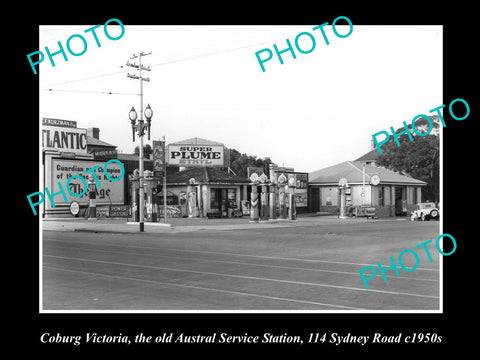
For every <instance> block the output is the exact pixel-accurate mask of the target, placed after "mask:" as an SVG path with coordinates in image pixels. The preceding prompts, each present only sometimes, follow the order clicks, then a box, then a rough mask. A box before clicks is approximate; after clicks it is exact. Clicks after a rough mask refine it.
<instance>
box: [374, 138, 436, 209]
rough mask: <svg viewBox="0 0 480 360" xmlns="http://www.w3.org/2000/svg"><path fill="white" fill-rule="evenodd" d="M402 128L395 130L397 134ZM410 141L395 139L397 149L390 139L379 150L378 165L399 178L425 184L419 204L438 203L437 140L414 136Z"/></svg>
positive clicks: (393, 141)
mask: <svg viewBox="0 0 480 360" xmlns="http://www.w3.org/2000/svg"><path fill="white" fill-rule="evenodd" d="M402 130H403V128H400V129H397V131H396V132H397V133H399V132H400V131H402ZM413 139H414V140H413V141H410V139H409V138H408V135H405V134H403V135H401V136H400V137H399V142H400V146H397V143H396V142H395V140H394V139H392V140H391V141H389V142H388V143H386V144H385V145H383V146H382V154H381V155H380V156H379V158H378V161H377V163H378V165H379V166H383V167H385V168H387V169H390V170H393V171H397V172H399V173H401V174H404V175H407V176H410V177H413V178H415V179H418V180H422V181H425V182H426V183H427V186H426V187H424V188H423V190H422V201H424V200H430V201H435V202H438V201H439V200H440V190H439V189H440V164H439V159H440V140H439V138H438V137H437V136H434V135H427V136H414V137H413Z"/></svg>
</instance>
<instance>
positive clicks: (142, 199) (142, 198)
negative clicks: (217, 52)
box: [127, 52, 152, 232]
mask: <svg viewBox="0 0 480 360" xmlns="http://www.w3.org/2000/svg"><path fill="white" fill-rule="evenodd" d="M151 53H152V52H149V53H144V52H139V53H138V54H133V55H132V57H131V58H130V59H137V58H138V65H137V64H135V63H134V64H132V63H130V62H128V61H127V66H130V67H133V68H135V69H138V71H139V76H137V75H132V74H127V77H129V78H132V79H135V80H140V122H139V126H138V135H139V136H138V137H139V138H140V147H139V163H140V164H139V171H140V179H139V192H140V194H139V195H140V196H139V200H140V201H139V207H140V209H139V222H140V231H141V232H143V231H144V213H143V210H144V206H145V205H144V204H145V194H144V190H143V171H144V169H143V133H144V124H143V82H144V81H148V82H149V81H150V79H149V78H144V77H142V70H145V71H150V67H143V66H142V57H143V56H147V55H150V54H151ZM148 125H150V124H148ZM145 127H146V126H145ZM148 136H149V137H150V126H148Z"/></svg>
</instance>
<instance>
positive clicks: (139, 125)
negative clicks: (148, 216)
mask: <svg viewBox="0 0 480 360" xmlns="http://www.w3.org/2000/svg"><path fill="white" fill-rule="evenodd" d="M144 115H145V117H146V118H147V123H144V121H143V116H142V113H140V119H139V120H138V122H137V121H136V120H137V112H136V111H135V108H134V107H133V106H132V109H131V110H130V112H129V113H128V117H129V118H130V121H131V124H132V135H133V142H135V132H136V133H137V134H138V137H139V139H140V146H139V149H138V150H139V151H138V153H139V154H138V157H139V172H140V178H139V192H140V194H139V204H138V207H139V219H138V221H139V223H140V231H141V232H143V231H144V222H143V220H144V218H143V217H144V214H143V210H144V206H145V205H144V204H145V194H144V191H143V172H144V166H143V135H145V130H147V131H148V140H150V123H151V121H152V116H153V111H152V108H151V107H150V105H147V108H146V109H145V113H144Z"/></svg>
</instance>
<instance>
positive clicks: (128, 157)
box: [117, 153, 152, 162]
mask: <svg viewBox="0 0 480 360" xmlns="http://www.w3.org/2000/svg"><path fill="white" fill-rule="evenodd" d="M117 159H118V160H122V161H136V162H138V155H136V154H125V153H118V154H117ZM143 161H145V162H152V160H150V159H147V158H144V159H143Z"/></svg>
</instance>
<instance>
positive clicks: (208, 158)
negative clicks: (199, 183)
mask: <svg viewBox="0 0 480 360" xmlns="http://www.w3.org/2000/svg"><path fill="white" fill-rule="evenodd" d="M167 162H168V165H174V166H184V167H196V166H219V167H224V166H225V152H224V147H223V145H175V144H171V145H168V159H167Z"/></svg>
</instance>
